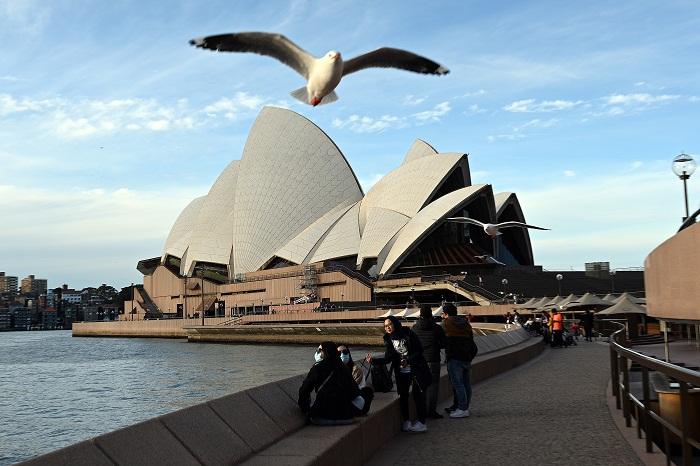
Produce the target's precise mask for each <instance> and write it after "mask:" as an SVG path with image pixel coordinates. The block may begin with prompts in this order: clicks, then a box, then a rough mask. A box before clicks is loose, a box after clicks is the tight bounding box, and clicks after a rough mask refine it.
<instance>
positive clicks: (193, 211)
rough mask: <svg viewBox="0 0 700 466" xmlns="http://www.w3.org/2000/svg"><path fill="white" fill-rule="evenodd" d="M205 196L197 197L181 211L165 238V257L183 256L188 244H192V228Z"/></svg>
mask: <svg viewBox="0 0 700 466" xmlns="http://www.w3.org/2000/svg"><path fill="white" fill-rule="evenodd" d="M205 198H206V196H201V197H198V198H195V199H194V200H192V202H190V203H189V204H187V207H185V208H184V209H183V210H182V212H180V215H179V216H178V217H177V220H175V224H174V225H173V227H172V228H171V229H170V234H168V239H166V240H165V246H164V247H163V256H162V257H163V259H165V256H166V255H171V256H175V257H182V256H183V255H184V254H185V251H186V250H187V246H188V245H189V244H190V237H191V236H192V230H194V227H195V225H196V222H197V214H199V209H200V208H201V207H202V205H203V204H204V199H205Z"/></svg>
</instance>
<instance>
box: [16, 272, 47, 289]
mask: <svg viewBox="0 0 700 466" xmlns="http://www.w3.org/2000/svg"><path fill="white" fill-rule="evenodd" d="M46 285H47V282H46V279H45V278H36V277H34V275H29V276H28V277H26V278H23V279H22V284H21V287H20V289H21V291H22V293H23V294H29V293H36V294H46V290H47V286H46Z"/></svg>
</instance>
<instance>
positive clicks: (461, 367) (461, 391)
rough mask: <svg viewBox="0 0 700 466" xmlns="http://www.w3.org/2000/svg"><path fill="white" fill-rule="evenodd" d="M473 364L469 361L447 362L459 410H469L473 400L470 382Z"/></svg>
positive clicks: (451, 360)
mask: <svg viewBox="0 0 700 466" xmlns="http://www.w3.org/2000/svg"><path fill="white" fill-rule="evenodd" d="M471 368H472V364H471V363H470V362H469V361H460V360H459V359H450V360H449V361H447V374H448V375H449V376H450V383H451V384H452V389H453V390H454V393H455V396H456V401H457V408H459V409H461V410H465V409H469V404H470V402H471V400H472V384H471V380H470V372H471Z"/></svg>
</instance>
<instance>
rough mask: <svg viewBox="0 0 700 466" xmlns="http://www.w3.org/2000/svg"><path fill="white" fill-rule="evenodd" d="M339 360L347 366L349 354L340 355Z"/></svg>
mask: <svg viewBox="0 0 700 466" xmlns="http://www.w3.org/2000/svg"><path fill="white" fill-rule="evenodd" d="M340 360H341V361H343V363H344V364H347V363H349V362H350V355H349V354H341V355H340Z"/></svg>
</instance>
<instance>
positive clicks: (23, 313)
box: [11, 307, 32, 330]
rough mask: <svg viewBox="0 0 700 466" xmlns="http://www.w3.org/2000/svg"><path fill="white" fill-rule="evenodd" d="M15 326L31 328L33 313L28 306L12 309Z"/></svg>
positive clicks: (21, 328)
mask: <svg viewBox="0 0 700 466" xmlns="http://www.w3.org/2000/svg"><path fill="white" fill-rule="evenodd" d="M11 312H12V316H13V319H12V320H13V327H14V328H15V330H29V328H30V327H31V325H32V314H31V312H30V310H29V309H28V308H26V307H15V308H14V309H12V311H11Z"/></svg>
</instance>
